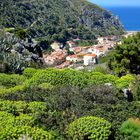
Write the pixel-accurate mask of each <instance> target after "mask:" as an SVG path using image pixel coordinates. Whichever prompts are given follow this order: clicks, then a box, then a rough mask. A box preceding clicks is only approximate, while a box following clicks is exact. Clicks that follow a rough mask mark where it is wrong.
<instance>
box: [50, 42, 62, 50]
mask: <svg viewBox="0 0 140 140" xmlns="http://www.w3.org/2000/svg"><path fill="white" fill-rule="evenodd" d="M62 46H63V44H61V43H59V42H57V41H55V42H53V43H52V44H51V47H52V49H54V50H57V49H60V48H61V47H62Z"/></svg>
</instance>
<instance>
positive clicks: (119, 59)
mask: <svg viewBox="0 0 140 140" xmlns="http://www.w3.org/2000/svg"><path fill="white" fill-rule="evenodd" d="M110 67H112V68H113V70H114V72H115V73H116V74H118V75H119V76H122V75H125V74H127V73H134V74H140V33H137V34H136V35H134V36H132V37H128V38H124V39H123V40H122V44H121V45H117V46H116V48H115V51H114V53H113V54H112V58H111V62H110Z"/></svg>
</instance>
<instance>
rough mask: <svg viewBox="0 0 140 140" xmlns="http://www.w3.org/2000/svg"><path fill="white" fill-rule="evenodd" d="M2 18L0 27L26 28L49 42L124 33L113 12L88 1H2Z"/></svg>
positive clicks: (34, 35)
mask: <svg viewBox="0 0 140 140" xmlns="http://www.w3.org/2000/svg"><path fill="white" fill-rule="evenodd" d="M0 17H1V22H0V28H3V27H6V28H9V27H15V28H16V27H22V28H24V29H25V28H26V29H27V30H26V31H28V33H29V34H30V35H31V36H32V37H37V38H38V37H39V38H42V37H43V38H45V40H47V41H49V42H51V41H53V40H56V41H60V42H65V41H66V40H67V39H70V38H77V37H79V38H80V39H83V40H85V39H86V40H91V39H94V38H95V35H110V34H121V33H123V32H124V29H123V27H122V25H121V23H120V21H119V20H118V19H116V18H115V17H114V16H113V15H112V14H111V13H109V12H108V11H106V10H104V9H102V8H101V7H99V6H97V5H94V4H91V3H89V2H87V1H85V0H77V1H75V0H53V1H52V0H35V1H34V0H30V1H26V0H21V1H17V0H16V1H13V0H5V1H2V2H1V3H0ZM103 23H104V24H103ZM24 33H25V32H23V30H22V31H21V30H20V31H18V32H17V35H18V36H20V37H22V38H24V36H25V34H24Z"/></svg>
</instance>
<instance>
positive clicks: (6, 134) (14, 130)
mask: <svg viewBox="0 0 140 140" xmlns="http://www.w3.org/2000/svg"><path fill="white" fill-rule="evenodd" d="M32 121H33V120H32V118H31V117H30V116H27V115H21V116H18V117H14V116H13V115H12V114H9V113H6V112H0V130H1V131H0V140H7V139H18V138H19V137H21V136H22V135H27V136H29V137H31V138H32V139H33V140H38V139H39V140H52V135H51V133H49V132H47V131H44V130H43V129H39V128H37V127H31V126H32ZM29 125H30V126H29Z"/></svg>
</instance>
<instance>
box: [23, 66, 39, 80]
mask: <svg viewBox="0 0 140 140" xmlns="http://www.w3.org/2000/svg"><path fill="white" fill-rule="evenodd" d="M36 72H37V69H34V68H26V69H24V71H23V76H25V77H27V78H31V77H32V76H33V75H34V74H35V73H36Z"/></svg>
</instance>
